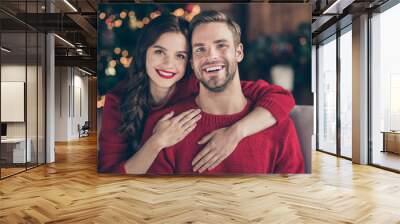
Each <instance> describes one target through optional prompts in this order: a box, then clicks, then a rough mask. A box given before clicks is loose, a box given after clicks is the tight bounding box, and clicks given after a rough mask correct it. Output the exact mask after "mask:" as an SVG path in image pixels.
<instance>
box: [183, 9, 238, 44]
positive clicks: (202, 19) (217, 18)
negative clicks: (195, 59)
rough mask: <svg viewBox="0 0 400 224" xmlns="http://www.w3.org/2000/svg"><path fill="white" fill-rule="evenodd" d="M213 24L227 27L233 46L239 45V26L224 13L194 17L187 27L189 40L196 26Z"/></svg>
mask: <svg viewBox="0 0 400 224" xmlns="http://www.w3.org/2000/svg"><path fill="white" fill-rule="evenodd" d="M213 22H220V23H225V24H226V25H227V26H228V28H229V30H230V31H231V32H232V35H233V41H234V43H235V46H237V45H238V44H239V43H240V33H241V32H240V26H239V25H238V24H237V23H236V22H235V21H233V20H232V19H231V18H229V17H228V16H227V15H225V14H224V13H222V12H218V11H214V10H210V11H204V12H201V13H200V14H198V15H196V16H195V17H194V18H193V20H192V21H191V22H190V25H189V37H190V39H192V34H193V31H194V29H196V27H197V26H199V25H201V24H204V23H213Z"/></svg>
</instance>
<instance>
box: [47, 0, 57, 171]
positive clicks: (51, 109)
mask: <svg viewBox="0 0 400 224" xmlns="http://www.w3.org/2000/svg"><path fill="white" fill-rule="evenodd" d="M46 7H47V12H53V11H54V6H53V4H52V3H51V2H50V1H47V2H46ZM54 48H55V44H54V35H53V34H52V33H49V34H47V35H46V146H47V147H46V163H53V162H55V149H54V133H55V73H54V67H55V55H54Z"/></svg>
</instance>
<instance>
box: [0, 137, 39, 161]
mask: <svg viewBox="0 0 400 224" xmlns="http://www.w3.org/2000/svg"><path fill="white" fill-rule="evenodd" d="M27 142H28V144H27V146H28V147H26V154H25V138H6V139H1V157H2V158H1V159H3V160H5V162H6V163H25V162H30V161H31V158H32V154H31V145H32V141H31V139H30V138H27ZM25 158H27V161H25Z"/></svg>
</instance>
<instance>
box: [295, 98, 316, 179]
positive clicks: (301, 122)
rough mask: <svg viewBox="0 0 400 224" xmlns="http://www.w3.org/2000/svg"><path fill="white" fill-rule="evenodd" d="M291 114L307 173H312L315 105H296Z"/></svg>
mask: <svg viewBox="0 0 400 224" xmlns="http://www.w3.org/2000/svg"><path fill="white" fill-rule="evenodd" d="M290 116H291V118H292V120H293V122H294V124H295V126H296V130H297V136H298V137H299V141H300V145H301V150H302V152H303V157H304V168H305V170H304V171H305V173H311V151H312V136H313V131H314V108H313V106H303V105H301V106H295V108H294V109H293V110H292V112H291V113H290Z"/></svg>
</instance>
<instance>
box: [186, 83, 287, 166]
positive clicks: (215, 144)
mask: <svg viewBox="0 0 400 224" xmlns="http://www.w3.org/2000/svg"><path fill="white" fill-rule="evenodd" d="M241 84H242V89H243V92H244V95H245V96H246V97H248V98H250V100H252V101H253V102H255V103H256V108H255V109H254V110H253V111H252V112H251V113H249V114H248V115H247V116H246V117H244V118H243V119H241V120H240V121H238V122H236V123H235V124H234V125H232V126H231V127H228V128H222V129H218V130H215V131H213V132H211V133H210V134H208V135H206V136H205V137H203V138H202V139H201V140H200V141H199V144H206V143H207V145H206V146H205V147H204V148H203V150H202V151H201V152H200V153H199V154H198V155H196V157H195V158H194V159H193V161H192V165H193V170H194V171H199V172H203V171H205V170H207V169H208V170H211V169H213V168H215V167H216V166H217V165H218V164H220V163H221V162H222V161H223V160H224V159H225V158H226V157H228V156H229V155H230V154H231V153H232V152H233V151H234V149H235V148H236V146H237V145H238V144H239V142H240V141H241V140H242V139H243V138H245V137H247V136H250V135H252V134H255V133H257V132H259V131H262V130H264V129H266V128H269V127H271V126H272V125H274V124H275V123H276V122H279V121H280V120H283V119H285V118H287V117H288V116H289V113H290V111H291V110H292V109H293V107H294V105H295V101H294V99H293V96H292V95H291V94H290V92H288V91H287V90H285V89H283V88H282V87H280V86H276V85H271V84H269V83H267V82H265V81H263V80H259V81H256V82H249V81H242V82H241Z"/></svg>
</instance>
